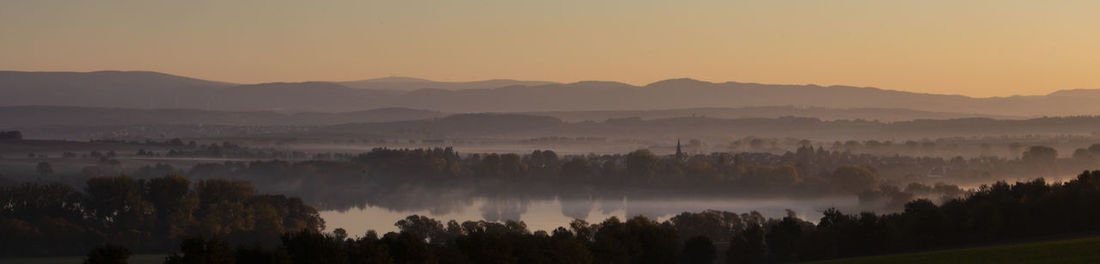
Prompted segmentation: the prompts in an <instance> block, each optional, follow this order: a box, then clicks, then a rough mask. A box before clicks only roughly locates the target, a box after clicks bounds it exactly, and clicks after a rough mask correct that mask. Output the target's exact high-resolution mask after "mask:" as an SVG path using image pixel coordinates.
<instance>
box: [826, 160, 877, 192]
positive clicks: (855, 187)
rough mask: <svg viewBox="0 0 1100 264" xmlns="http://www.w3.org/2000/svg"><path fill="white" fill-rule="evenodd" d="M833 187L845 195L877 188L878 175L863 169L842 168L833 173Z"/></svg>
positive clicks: (854, 167) (856, 167)
mask: <svg viewBox="0 0 1100 264" xmlns="http://www.w3.org/2000/svg"><path fill="white" fill-rule="evenodd" d="M830 180H831V182H830V184H832V185H833V186H835V187H836V188H837V189H839V190H841V191H844V192H847V193H859V192H862V191H866V190H871V189H874V188H875V187H878V185H879V180H878V173H875V172H874V171H871V170H870V169H867V168H865V167H859V166H842V167H840V168H837V169H836V170H834V171H833V175H832V178H831V179H830Z"/></svg>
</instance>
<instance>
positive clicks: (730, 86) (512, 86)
mask: <svg viewBox="0 0 1100 264" xmlns="http://www.w3.org/2000/svg"><path fill="white" fill-rule="evenodd" d="M366 83H367V84H363V82H303V83H264V84H246V85H237V84H231V83H224V82H213V81H205V80H199V79H193V78H187V77H180V76H174V75H168V74H163V73H155V72H118V71H105V72H87V73H74V72H15V71H6V72H0V106H20V105H23V106H25V105H54V106H82V107H115V108H184V109H205V110H224V111H257V110H264V111H288V112H296V111H310V112H350V111H360V110H368V109H375V108H385V107H406V108H415V109H430V110H435V111H443V112H453V113H470V112H547V111H626V110H651V109H683V108H741V107H767V106H795V107H825V108H893V109H911V110H919V111H927V112H941V113H943V112H948V113H965V114H975V115H989V116H1021V117H1034V116H1043V115H1053V116H1064V115H1096V114H1100V104H1096V103H1095V102H1098V101H1100V90H1068V91H1059V92H1055V93H1051V94H1048V95H1040V96H1012V97H994V98H972V97H966V96H961V95H940V94H922V93H913V92H903V91H894V90H884V89H878V88H868V87H853V86H817V85H775V84H756V83H739V82H725V83H712V82H704V81H698V80H692V79H670V80H664V81H659V82H654V83H651V84H649V85H645V86H634V85H629V84H623V83H616V82H598V81H589V82H577V83H564V84H563V83H544V82H526V81H511V80H495V81H494V80H491V81H484V82H463V83H447V82H432V81H427V80H422V79H411V78H398V79H382V80H381V81H379V80H375V81H370V80H368V81H366ZM387 83H389V84H387ZM409 83H413V84H415V85H413V86H409ZM425 83H428V84H430V85H431V86H437V87H434V88H424V89H418V88H410V87H416V86H423V85H424V84H425ZM363 85H365V86H363ZM496 85H504V86H499V87H493V86H496ZM352 86H355V87H352ZM387 87H389V88H387ZM440 87H442V88H440ZM403 89H415V90H411V91H409V90H403Z"/></svg>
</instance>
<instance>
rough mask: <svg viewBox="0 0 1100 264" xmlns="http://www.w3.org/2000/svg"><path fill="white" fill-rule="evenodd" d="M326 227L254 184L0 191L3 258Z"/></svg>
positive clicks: (173, 181)
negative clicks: (261, 191)
mask: <svg viewBox="0 0 1100 264" xmlns="http://www.w3.org/2000/svg"><path fill="white" fill-rule="evenodd" d="M322 229H324V220H322V219H321V218H320V216H319V215H318V214H317V210H315V209H314V208H313V207H310V206H308V205H306V204H305V203H303V202H302V200H301V199H299V198H295V197H287V196H284V195H268V194H259V193H257V192H256V190H255V187H253V186H252V184H251V183H248V182H244V181H234V180H225V179H210V180H201V181H198V182H194V183H192V182H191V181H190V180H188V179H187V178H184V177H182V176H178V175H171V176H164V177H158V178H152V179H134V178H131V177H128V176H114V177H94V178H90V179H88V181H87V183H86V185H85V187H84V188H83V189H76V188H73V187H71V186H69V185H65V184H60V183H42V184H40V183H23V184H20V185H16V186H8V187H0V234H3V235H2V236H0V256H3V257H14V256H65V255H79V254H83V253H85V252H86V251H87V250H88V248H91V247H93V246H95V245H97V244H100V243H114V244H118V245H122V246H125V247H126V248H129V249H130V250H133V251H135V252H142V253H147V252H167V251H168V250H170V249H171V248H174V247H175V246H176V245H177V244H178V243H179V242H180V241H182V239H183V238H186V237H193V236H207V237H215V236H216V237H219V238H224V239H228V240H229V241H233V242H235V243H245V242H247V243H271V242H273V241H276V240H277V239H278V237H279V236H280V235H281V234H283V233H284V232H291V231H294V232H296V231H301V230H313V231H320V230H322Z"/></svg>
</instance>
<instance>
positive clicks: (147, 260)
mask: <svg viewBox="0 0 1100 264" xmlns="http://www.w3.org/2000/svg"><path fill="white" fill-rule="evenodd" d="M164 257H165V255H133V256H130V261H129V263H130V264H161V263H164ZM83 262H84V257H83V256H77V257H46V258H15V259H0V264H80V263H83Z"/></svg>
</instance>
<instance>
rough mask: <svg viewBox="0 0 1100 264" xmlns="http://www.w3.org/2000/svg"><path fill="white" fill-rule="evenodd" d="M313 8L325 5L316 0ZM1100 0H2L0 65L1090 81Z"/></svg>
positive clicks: (1021, 88) (465, 76)
mask: <svg viewBox="0 0 1100 264" xmlns="http://www.w3.org/2000/svg"><path fill="white" fill-rule="evenodd" d="M318 2H321V3H318ZM1097 12H1100V1H1015V0H997V1H962V0H953V1H931V0H926V1H845V0H830V1H825V0H821V1H782V0H769V1H739V0H721V1H717V0H716V1H651V0H633V1H627V0H623V1H592V0H558V1H531V0H499V1H475V0H467V1H407V0H403V1H398V0H394V1H352V0H347V1H289V0H285V1H284V0H265V1H247V0H245V1H172V2H170V3H168V2H162V1H137V0H135V1H43V0H30V1H23V0H11V1H3V2H0V69H4V70H50V71H53V70H56V71H93V70H151V71H161V72H166V73H172V74H180V75H186V76H192V77H198V78H204V79H212V80H222V81H232V82H244V83H253V82H270V81H304V80H333V81H339V80H356V79H366V78H375V77H384V76H393V75H397V76H414V77H422V78H429V79H436V80H456V81H458V80H478V79H491V78H512V79H528V80H550V81H561V82H572V81H579V80H614V81H622V82H627V83H632V84H646V83H649V82H653V81H657V80H662V79H668V78H677V77H691V78H696V79H701V80H707V81H741V82H760V83H785V84H807V83H813V84H821V85H832V84H845V85H856V86H874V87H880V88H886V89H896V90H906V91H915V92H930V93H950V94H964V95H971V96H983V97H984V96H1006V95H1013V94H1045V93H1049V92H1051V91H1054V90H1059V89H1077V88H1100V15H1097Z"/></svg>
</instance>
